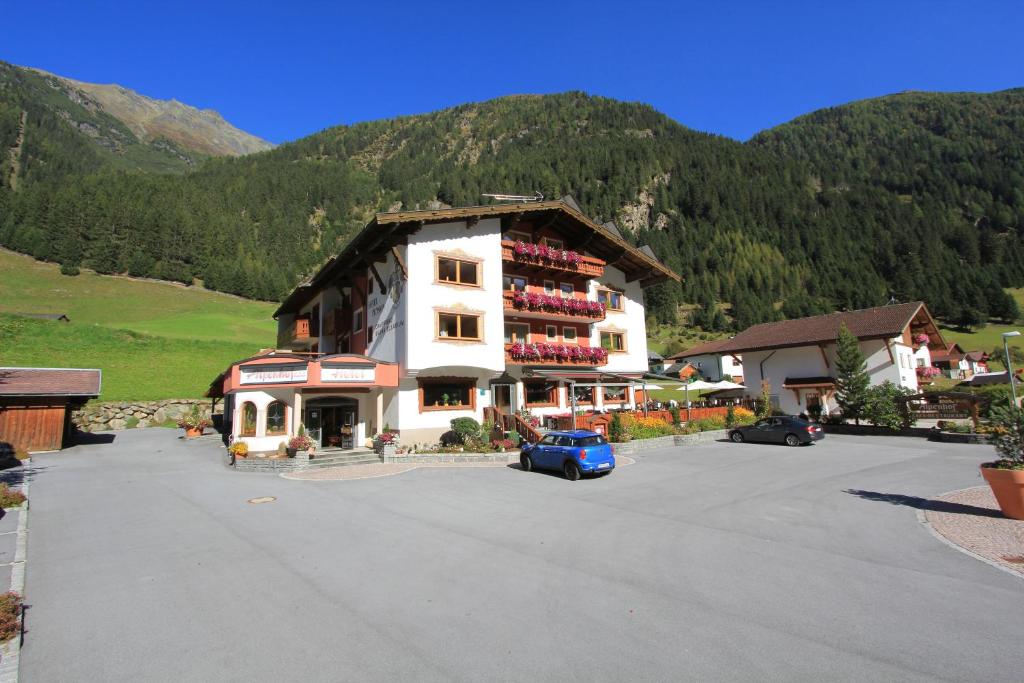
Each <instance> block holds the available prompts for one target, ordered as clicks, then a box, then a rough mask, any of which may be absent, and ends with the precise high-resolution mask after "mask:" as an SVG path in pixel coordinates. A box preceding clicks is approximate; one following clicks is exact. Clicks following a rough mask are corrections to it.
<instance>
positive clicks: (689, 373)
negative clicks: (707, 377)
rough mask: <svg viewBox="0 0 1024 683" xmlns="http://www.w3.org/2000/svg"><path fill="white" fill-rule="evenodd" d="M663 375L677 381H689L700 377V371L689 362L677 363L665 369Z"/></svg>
mask: <svg viewBox="0 0 1024 683" xmlns="http://www.w3.org/2000/svg"><path fill="white" fill-rule="evenodd" d="M664 375H665V376H666V377H672V378H678V379H690V378H691V377H700V370H698V369H697V366H696V365H694V364H693V363H691V362H689V361H679V362H676V363H673V364H672V365H670V366H668V367H667V368H665V372H664Z"/></svg>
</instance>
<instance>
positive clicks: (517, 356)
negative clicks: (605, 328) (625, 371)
mask: <svg viewBox="0 0 1024 683" xmlns="http://www.w3.org/2000/svg"><path fill="white" fill-rule="evenodd" d="M505 362H506V363H509V364H511V365H563V366H564V365H570V366H589V367H597V366H599V365H605V364H607V363H608V352H607V351H606V350H605V349H603V348H601V347H600V346H578V345H576V344H553V343H550V342H536V343H530V342H515V343H513V344H505Z"/></svg>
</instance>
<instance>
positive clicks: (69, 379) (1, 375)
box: [0, 368, 103, 398]
mask: <svg viewBox="0 0 1024 683" xmlns="http://www.w3.org/2000/svg"><path fill="white" fill-rule="evenodd" d="M102 384H103V371H102V370H95V369H84V368H0V396H79V397H88V398H96V397H97V396H99V395H100V388H101V387H102Z"/></svg>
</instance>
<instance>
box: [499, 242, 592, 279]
mask: <svg viewBox="0 0 1024 683" xmlns="http://www.w3.org/2000/svg"><path fill="white" fill-rule="evenodd" d="M501 258H502V260H504V261H507V262H510V263H515V264H516V266H519V267H521V268H522V269H524V270H532V271H537V272H541V271H552V272H560V273H574V274H576V275H583V276H585V277H587V278H595V277H601V276H602V275H604V267H605V262H604V261H602V260H601V259H599V258H593V257H591V256H584V255H582V254H577V253H576V252H574V251H566V250H564V249H548V248H547V247H546V246H543V245H539V244H529V243H525V242H513V241H512V240H502V241H501Z"/></svg>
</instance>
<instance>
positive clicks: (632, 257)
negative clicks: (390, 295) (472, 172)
mask: <svg viewBox="0 0 1024 683" xmlns="http://www.w3.org/2000/svg"><path fill="white" fill-rule="evenodd" d="M489 217H499V218H502V220H503V221H504V225H503V229H505V228H506V227H512V226H513V225H514V224H515V223H517V222H520V221H523V222H533V221H540V220H542V219H543V220H545V221H550V222H551V224H552V225H555V226H557V227H558V228H560V229H561V230H562V231H563V232H564V233H566V235H567V238H570V237H571V238H573V239H567V243H568V244H567V246H569V247H573V248H576V249H582V250H585V251H587V252H589V253H592V254H594V255H595V256H597V257H598V258H601V259H603V260H604V261H606V262H608V263H609V264H611V265H613V266H614V267H615V268H618V269H619V270H621V271H623V272H624V273H625V274H626V279H627V281H636V280H639V281H640V285H641V286H642V287H649V286H651V285H654V284H657V283H659V282H664V281H665V280H675V281H677V282H678V281H680V280H681V279H682V278H680V277H679V275H677V274H676V273H674V272H672V271H671V270H669V269H668V268H667V267H666V266H665V264H663V263H662V262H661V261H659V260H658V259H657V258H654V257H653V256H652V255H651V254H653V252H651V251H649V250H648V251H646V252H645V251H643V250H641V249H639V248H637V247H634V246H633V245H631V244H629V243H628V242H626V241H625V240H624V239H622V236H621V235H616V234H613V233H612V232H611V231H609V230H608V229H607V228H606V227H603V226H600V225H598V224H597V223H595V222H594V221H592V220H591V219H590V218H588V217H587V216H585V215H583V213H582V212H580V211H579V210H578V209H576V208H574V207H573V206H571V205H570V204H568V203H566V202H565V201H563V200H561V199H559V200H555V201H546V202H527V203H519V204H489V205H486V206H467V207H458V208H449V209H436V210H427V211H397V212H393V213H378V214H377V215H376V216H375V217H374V219H373V220H372V221H370V223H369V224H367V225H366V227H365V228H363V229H362V230H361V231H360V232H359V234H358V235H356V236H355V237H354V238H353V239H352V241H350V242H349V243H348V245H347V246H346V247H345V249H344V250H343V251H342V252H341V253H340V254H339V255H338V256H337V257H335V258H332V259H330V260H329V261H327V263H325V264H324V265H323V267H321V268H320V270H319V271H318V272H317V274H316V275H314V276H313V277H312V278H310V279H309V280H307V281H305V282H303V283H302V284H300V285H299V286H298V287H296V288H295V290H294V291H292V293H291V294H289V295H288V297H287V298H286V299H285V300H284V302H283V303H282V304H281V305H280V306H279V307H278V309H277V310H276V311H275V312H274V317H275V318H276V317H277V316H279V315H282V314H285V313H294V312H296V311H298V310H299V309H301V308H302V306H303V305H305V304H306V302H307V301H309V300H310V299H311V298H313V296H315V295H316V293H317V292H318V291H319V290H320V289H322V288H324V287H326V286H327V285H329V284H330V283H332V282H335V281H337V280H338V279H339V278H340V277H342V276H344V275H345V274H346V273H348V272H350V271H352V270H354V269H356V268H367V267H368V259H372V258H373V257H374V256H375V255H378V254H380V253H382V252H383V251H385V250H386V249H388V248H390V247H391V246H393V245H395V244H398V243H399V242H401V241H402V240H404V239H405V238H406V237H407V236H408V235H410V234H412V233H414V232H416V231H418V230H420V229H421V228H423V227H424V226H426V225H429V224H431V223H446V222H452V221H460V220H467V219H470V220H472V219H481V218H489Z"/></svg>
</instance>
